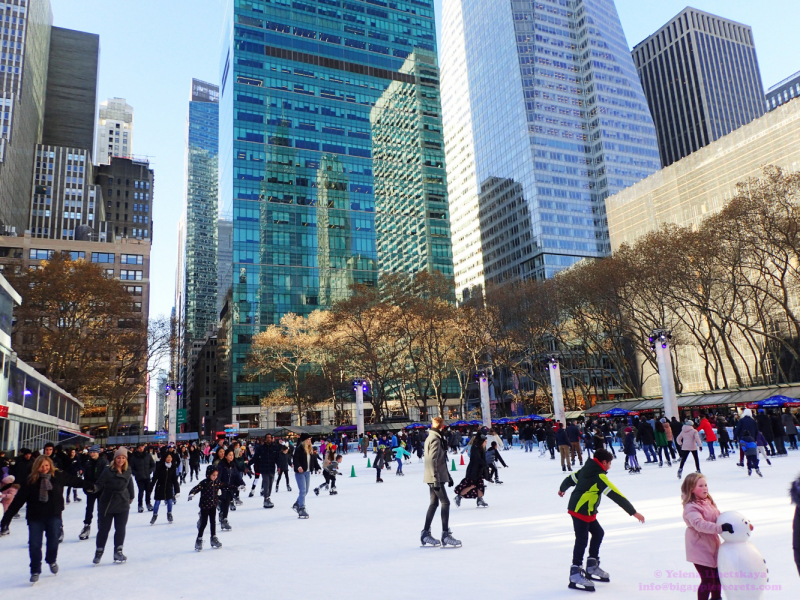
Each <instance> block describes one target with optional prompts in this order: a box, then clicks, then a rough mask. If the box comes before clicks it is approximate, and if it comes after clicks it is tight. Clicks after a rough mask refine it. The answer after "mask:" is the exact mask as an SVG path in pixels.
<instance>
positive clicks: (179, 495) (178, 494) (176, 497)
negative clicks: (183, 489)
mask: <svg viewBox="0 0 800 600" xmlns="http://www.w3.org/2000/svg"><path fill="white" fill-rule="evenodd" d="M180 497H181V493H180V492H178V493H177V494H175V500H177V499H178V498H180Z"/></svg>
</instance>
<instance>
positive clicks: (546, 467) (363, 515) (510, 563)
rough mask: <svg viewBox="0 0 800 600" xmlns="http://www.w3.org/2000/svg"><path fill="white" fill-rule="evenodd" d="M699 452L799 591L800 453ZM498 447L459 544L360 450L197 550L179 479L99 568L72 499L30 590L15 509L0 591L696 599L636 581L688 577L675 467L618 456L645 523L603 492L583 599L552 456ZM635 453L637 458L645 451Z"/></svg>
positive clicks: (457, 512)
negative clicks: (598, 542)
mask: <svg viewBox="0 0 800 600" xmlns="http://www.w3.org/2000/svg"><path fill="white" fill-rule="evenodd" d="M700 456H701V467H702V469H703V470H704V471H705V472H706V473H707V475H708V478H709V486H710V491H711V493H712V495H713V496H714V498H715V500H716V501H717V504H718V505H719V507H720V508H721V510H723V511H726V510H736V511H739V512H741V513H743V514H744V515H745V516H747V517H748V518H749V519H751V521H752V522H753V523H754V525H755V531H754V534H753V538H752V541H753V543H755V544H756V546H757V547H758V548H759V550H760V551H761V552H762V554H763V555H764V557H765V558H766V561H767V565H768V567H769V571H770V583H771V584H775V585H780V586H781V587H782V589H781V590H780V591H770V592H767V593H766V595H765V598H786V599H787V600H788V599H792V600H797V599H800V577H798V573H797V569H796V568H795V566H794V562H793V558H792V547H791V524H792V517H793V515H794V507H793V506H792V505H791V503H790V500H789V497H788V493H787V490H788V487H789V485H790V483H791V481H792V480H793V479H794V478H795V477H797V475H798V473H800V452H790V454H789V457H788V458H783V459H775V460H773V461H772V462H773V465H772V466H771V467H770V466H767V465H766V464H762V472H763V473H764V478H763V479H761V478H759V477H757V476H756V475H755V474H753V476H752V477H748V476H747V473H746V471H745V470H744V469H740V468H738V467H737V466H736V465H735V459H733V458H729V459H725V460H717V462H714V463H708V462H705V460H704V459H705V457H706V456H707V453H701V455H700ZM503 457H504V458H505V460H506V462H507V463H508V464H509V465H510V468H508V469H501V470H500V475H501V478H502V480H503V481H504V482H505V483H504V485H502V486H495V485H489V486H488V489H487V494H486V501H487V502H488V504H489V508H487V509H478V508H476V506H475V501H474V500H472V501H469V500H467V501H464V502H463V503H462V506H461V507H460V508H457V507H456V506H455V504H452V505H451V517H450V526H451V529H452V530H453V532H454V535H455V536H456V537H457V538H458V539H460V540H462V541H463V544H464V546H463V548H460V549H447V550H442V549H434V548H424V549H423V548H420V545H419V534H420V530H421V529H422V525H423V522H424V517H425V511H426V509H427V505H428V489H427V486H425V485H424V484H423V483H422V464H421V463H418V462H417V458H416V457H414V458H413V459H412V461H411V462H410V463H409V464H407V465H406V467H405V468H404V470H405V472H406V475H405V477H402V478H401V477H397V476H395V474H394V472H393V471H392V472H386V471H384V475H383V479H384V481H385V483H382V484H376V483H375V471H374V470H373V469H367V468H366V460H364V459H363V458H362V457H360V456H359V455H355V454H350V455H349V456H348V457H346V458H345V461H344V464H343V465H342V472H343V473H344V474H345V476H344V477H340V478H339V485H338V489H339V495H338V496H329V495H328V494H327V493H325V492H322V493H321V494H320V496H319V497H315V496H314V495H313V493H312V494H311V495H310V496H309V498H308V502H307V509H308V512H309V514H310V515H311V518H310V519H308V520H303V521H301V520H298V519H297V518H296V515H295V513H294V512H293V511H292V510H291V509H290V506H291V504H292V503H293V502H294V500H295V499H296V496H297V494H296V491H295V492H293V493H291V494H290V493H287V492H286V491H285V490H284V489H282V490H281V491H280V493H278V494H273V495H272V500H273V501H274V502H275V505H276V506H275V508H273V509H271V510H265V509H263V508H262V507H261V499H260V497H258V496H255V497H253V498H247V495H246V494H244V495H243V500H244V506H241V507H239V509H238V510H237V511H236V512H232V513H231V514H230V519H229V520H230V523H231V525H232V527H233V531H230V532H219V531H218V536H219V538H220V540H221V541H222V544H223V547H222V548H221V549H219V550H213V549H211V548H210V547H209V546H208V539H209V538H208V531H206V534H205V536H204V542H205V549H204V550H203V551H202V552H201V553H197V552H195V551H194V540H195V537H196V533H197V530H196V521H197V510H198V509H197V499H194V500H193V501H192V503H191V504H190V503H188V502H187V499H186V497H187V495H188V490H189V489H190V488H189V487H188V486H184V487H183V490H182V494H181V498H180V500H179V502H178V506H177V508H176V509H175V513H174V514H175V523H174V524H172V525H169V524H168V523H167V520H166V510H165V507H164V506H162V507H161V510H160V513H159V521H158V523H157V524H156V525H155V526H152V527H151V526H150V525H149V521H150V513H147V512H145V513H143V514H138V513H137V512H136V506H135V505H134V507H133V508H134V510H133V511H132V512H131V515H130V520H129V524H128V533H127V539H126V541H125V554H126V555H127V557H128V562H127V563H126V564H124V565H115V564H113V563H112V561H111V555H112V553H113V547H112V546H113V542H112V539H109V542H108V545H107V547H106V554H105V556H104V558H103V562H102V564H101V565H100V566H98V567H94V566H92V563H91V560H92V558H93V555H94V536H95V533H96V519H95V523H94V524H93V527H92V536H91V538H90V539H89V540H88V541H83V542H81V541H78V533H79V531H80V529H81V523H82V519H83V513H84V507H85V503H84V502H82V503H80V504H77V505H75V504H71V505H69V506H68V507H67V509H66V510H65V511H64V529H65V534H66V537H65V540H64V543H63V544H61V547H60V549H59V556H58V564H59V566H60V568H61V569H60V572H59V574H58V575H57V576H52V575H51V574H50V573H49V571H48V569H47V566H46V565H45V568H44V573H43V574H42V577H41V580H40V581H39V583H38V584H36V585H35V586H33V587H32V586H31V585H30V584H29V583H28V577H29V573H28V551H27V528H26V527H25V521H24V517H23V519H16V520H14V521H12V525H11V535H9V536H7V537H3V538H0V598H2V599H3V600H12V599H17V598H24V599H30V600H37V599H43V600H51V599H53V598H91V599H93V600H99V599H103V600H105V599H113V600H117V599H119V600H123V599H128V598H130V599H136V600H142V599H148V600H154V599H162V598H164V599H167V598H193V599H196V598H200V597H203V598H212V597H213V598H230V597H235V596H236V597H246V598H289V597H301V598H345V597H350V598H381V599H382V600H395V599H398V600H400V599H407V598H409V597H413V596H415V595H417V594H419V595H424V596H425V597H427V598H439V599H443V600H449V599H453V600H456V599H458V600H461V599H463V598H488V597H492V598H502V599H503V600H515V599H520V600H521V599H529V598H548V599H549V598H576V597H593V598H602V597H606V598H643V599H650V598H684V599H687V600H691V599H693V598H696V593H695V592H693V591H683V592H680V591H669V590H667V591H661V590H659V591H654V590H648V589H646V588H643V587H640V586H645V585H649V584H659V585H660V584H664V583H667V584H669V583H676V584H689V585H692V584H695V583H696V582H697V580H696V579H676V578H671V577H669V575H668V572H669V571H675V572H683V573H692V574H693V573H694V568H693V567H692V565H691V564H689V563H688V562H687V561H686V559H685V553H684V530H685V525H684V523H683V520H682V519H681V504H680V491H679V488H680V482H679V481H678V478H677V477H676V468H675V467H673V468H672V469H669V468H667V467H666V465H665V466H664V468H663V469H659V467H658V466H652V465H643V473H642V474H641V475H628V474H627V473H626V472H625V471H624V470H623V468H622V460H621V458H620V459H619V460H617V461H615V462H614V464H613V466H612V469H611V471H610V478H611V480H612V482H614V483H615V485H616V486H617V487H618V488H620V490H621V491H622V492H623V493H624V494H625V495H626V496H627V497H628V498H629V499H630V500H631V501H632V502H633V504H634V506H635V507H636V509H637V510H638V511H639V512H641V513H642V514H644V515H645V517H646V518H647V522H646V524H645V525H640V524H639V523H638V522H637V521H635V520H634V519H633V518H632V517H629V516H628V515H627V514H626V513H624V512H623V511H622V510H621V509H620V508H618V507H617V506H616V505H615V504H614V503H613V502H612V501H610V500H609V499H608V498H604V499H603V500H602V504H601V506H600V522H601V523H602V525H603V527H604V528H605V531H606V535H605V540H604V542H603V546H602V549H601V553H600V557H601V561H602V567H603V569H605V570H606V571H608V572H609V573H610V574H611V583H608V584H603V583H598V584H597V588H598V589H597V592H596V593H595V594H594V595H593V596H588V594H585V593H583V592H578V591H574V590H569V589H567V582H568V573H569V566H570V563H571V553H572V544H573V532H572V522H571V519H570V517H569V516H568V515H567V513H566V506H567V498H566V497H565V498H563V499H562V498H559V497H558V495H557V491H558V486H559V484H560V482H561V481H562V479H563V476H564V474H563V473H562V472H561V468H560V466H559V465H558V461H557V460H556V461H553V460H550V459H549V457H547V458H541V459H540V458H538V451H536V452H534V453H533V454H526V453H524V452H523V451H521V450H519V449H518V448H515V449H514V450H513V451H508V452H504V453H503ZM620 457H621V455H620ZM639 459H640V461H641V462H644V456H643V454H642V453H641V452H640V453H639ZM456 462H459V460H458V458H456ZM351 465H355V466H356V473H357V477H356V478H355V479H352V478H350V477H349V474H350V467H351ZM690 466H691V457H690V458H689V463H687V467H690ZM457 468H458V472H456V473H453V474H452V475H453V479H454V480H455V481H456V483H458V481H459V480H460V479H461V477H463V475H464V471H465V468H466V467H462V466H458V467H457ZM202 470H203V471H204V470H205V467H203V468H202ZM686 471H687V472H689V471H690V469H689V468H687V469H686ZM247 483H248V492H249V486H250V480H247ZM321 483H322V476H320V475H316V476H312V486H316V485H320V484H321ZM281 487H282V488H283V486H281ZM292 488H293V489H295V490H296V486H295V484H294V482H292ZM448 492H449V493H450V494H451V495H452V490H448ZM432 529H433V534H434V535H435V536H438V535H439V534H440V532H441V525H440V521H439V518H438V515H437V518H436V519H435V520H434V525H433V528H432ZM112 535H113V533H112ZM659 574H660V577H659Z"/></svg>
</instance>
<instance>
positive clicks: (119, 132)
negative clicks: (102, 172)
mask: <svg viewBox="0 0 800 600" xmlns="http://www.w3.org/2000/svg"><path fill="white" fill-rule="evenodd" d="M112 156H120V157H122V158H130V157H132V156H133V107H132V106H131V105H130V104H128V103H127V102H126V101H125V98H109V99H108V100H106V101H105V102H101V103H100V117H99V119H98V121H97V156H96V157H95V162H96V163H97V164H98V165H105V164H108V162H109V159H110V158H111V157H112Z"/></svg>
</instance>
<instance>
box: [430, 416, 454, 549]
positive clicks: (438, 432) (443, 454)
mask: <svg viewBox="0 0 800 600" xmlns="http://www.w3.org/2000/svg"><path fill="white" fill-rule="evenodd" d="M443 429H444V419H442V417H434V418H433V419H432V420H431V428H430V430H429V431H428V437H427V439H426V440H425V469H424V475H423V479H422V480H423V481H424V482H425V483H426V484H428V489H429V490H430V504H429V505H428V512H427V514H426V515H425V527H424V528H423V529H422V534H421V535H420V542H421V543H422V545H423V546H425V545H426V544H430V545H431V546H441V545H444V546H452V547H454V548H459V547H460V546H461V542H460V541H459V540H457V539H455V538H454V537H453V533H452V532H451V531H450V500H449V499H448V497H447V490H445V489H444V486H445V485H448V486H450V487H452V486H453V478H452V477H450V472H449V471H448V470H447V447H446V445H445V441H444V440H443V439H442V430H443ZM440 504H441V517H442V540H441V542H440V541H439V540H437V539H436V538H435V537H433V536H432V535H431V523H433V517H434V515H435V514H436V510H437V509H438V508H439V505H440Z"/></svg>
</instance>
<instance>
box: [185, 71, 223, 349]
mask: <svg viewBox="0 0 800 600" xmlns="http://www.w3.org/2000/svg"><path fill="white" fill-rule="evenodd" d="M186 135H187V142H186V216H185V219H186V222H185V225H184V231H185V237H186V242H185V243H186V251H185V253H184V264H185V267H184V268H185V270H186V271H185V273H186V274H185V277H184V285H185V286H186V290H185V293H184V302H185V303H186V305H185V309H184V311H183V318H184V324H185V325H184V326H185V339H186V343H185V346H184V348H185V352H187V353H188V352H190V351H191V347H192V342H193V341H194V340H202V339H204V337H205V335H206V333H207V331H208V328H209V327H210V326H214V325H216V323H217V319H218V316H219V315H218V312H217V294H218V290H217V219H218V212H219V204H218V201H219V198H218V185H219V172H218V160H219V88H218V87H217V86H216V85H212V84H210V83H206V82H204V81H200V80H197V79H192V95H191V101H190V102H189V116H188V119H187V125H186Z"/></svg>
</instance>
